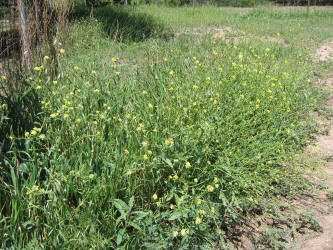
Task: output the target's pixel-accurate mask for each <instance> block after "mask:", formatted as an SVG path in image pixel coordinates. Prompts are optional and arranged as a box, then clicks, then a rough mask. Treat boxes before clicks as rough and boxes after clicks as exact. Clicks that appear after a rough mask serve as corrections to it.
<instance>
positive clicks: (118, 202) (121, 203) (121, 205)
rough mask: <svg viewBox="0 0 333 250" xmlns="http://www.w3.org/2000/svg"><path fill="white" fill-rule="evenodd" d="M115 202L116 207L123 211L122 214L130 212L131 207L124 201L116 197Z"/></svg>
mask: <svg viewBox="0 0 333 250" xmlns="http://www.w3.org/2000/svg"><path fill="white" fill-rule="evenodd" d="M113 204H114V205H115V207H116V208H117V209H118V211H119V212H120V213H121V215H122V216H126V215H127V214H128V212H129V210H130V209H129V207H128V205H127V204H126V203H125V202H124V201H122V200H119V199H115V200H113Z"/></svg>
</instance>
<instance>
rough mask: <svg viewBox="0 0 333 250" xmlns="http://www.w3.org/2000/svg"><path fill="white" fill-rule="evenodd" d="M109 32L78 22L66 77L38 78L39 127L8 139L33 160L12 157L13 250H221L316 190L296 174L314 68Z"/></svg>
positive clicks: (8, 212) (265, 49)
mask: <svg viewBox="0 0 333 250" xmlns="http://www.w3.org/2000/svg"><path fill="white" fill-rule="evenodd" d="M102 25H103V24H100V23H98V22H96V21H93V22H92V23H89V22H82V23H79V24H75V25H74V27H75V30H74V31H73V33H72V36H73V37H72V40H71V43H69V45H70V47H67V48H65V50H59V51H58V52H57V57H58V61H59V75H58V76H57V79H54V80H51V79H52V77H50V72H52V70H51V66H52V65H50V64H49V62H48V59H45V61H44V63H43V65H38V66H37V67H35V69H34V75H33V77H32V78H31V80H29V83H30V84H31V86H32V87H33V88H34V89H35V90H36V91H37V92H38V95H39V96H40V98H41V101H40V104H41V106H42V110H41V112H40V114H39V119H40V123H39V125H38V126H36V127H35V128H31V129H30V128H29V129H27V130H26V131H24V133H23V135H22V134H20V135H15V134H13V135H11V137H10V139H11V140H12V141H16V140H22V141H24V142H25V145H26V147H25V150H24V151H25V152H26V155H27V157H26V158H25V159H24V161H22V160H20V159H17V158H10V157H8V158H7V159H6V160H7V162H8V164H11V166H12V169H13V171H11V180H9V181H8V182H6V185H7V186H6V188H2V189H1V191H2V192H4V193H5V192H7V193H10V195H11V197H13V199H12V202H10V203H5V204H6V205H5V206H4V207H3V208H2V210H1V216H2V217H1V219H0V223H1V226H0V230H2V231H0V235H1V236H0V237H1V242H2V243H1V244H2V246H3V247H8V246H16V247H22V246H23V247H31V248H32V247H41V246H43V247H64V248H77V247H78V248H88V247H89V248H90V247H92V248H127V247H128V248H136V247H142V246H144V247H147V248H154V249H155V248H173V247H176V248H179V247H183V248H195V247H197V246H204V247H205V248H212V247H214V246H216V245H218V246H224V245H225V239H224V237H223V234H222V229H223V228H224V229H225V228H228V227H233V226H234V225H235V224H237V223H241V222H242V221H243V220H244V217H246V216H247V215H248V214H250V213H251V211H254V210H255V208H256V207H259V206H260V204H261V203H262V202H264V201H265V200H266V199H268V198H270V197H276V196H286V197H291V196H292V195H294V194H295V193H297V192H299V191H301V190H305V189H307V187H308V182H307V181H306V180H305V179H304V178H303V176H302V174H301V171H299V169H297V168H294V167H293V166H291V165H290V164H289V163H290V162H291V160H292V159H293V158H294V155H295V153H297V152H299V150H300V149H301V148H302V145H306V144H307V143H308V140H309V138H310V137H311V133H313V131H315V128H314V125H313V124H312V123H310V122H308V120H307V118H306V117H307V114H308V112H310V111H311V110H313V109H315V108H317V107H319V106H320V105H321V101H320V100H321V99H324V98H322V97H324V93H323V92H322V91H320V90H318V89H317V88H314V87H313V86H312V85H311V84H310V83H309V82H308V81H307V80H308V78H309V76H310V75H309V72H311V70H310V69H311V68H312V65H311V64H310V63H309V62H308V61H306V60H304V61H301V59H300V60H299V61H297V59H298V57H297V58H296V59H295V57H294V55H289V56H290V57H288V53H287V51H289V50H288V48H281V47H278V46H273V45H271V44H269V45H267V44H264V43H260V44H257V46H256V47H254V46H251V45H249V44H247V43H242V42H240V43H239V44H233V43H226V42H224V41H222V40H218V39H212V38H211V37H209V36H203V37H201V38H200V39H197V38H193V37H191V36H190V37H184V36H183V37H179V38H176V39H173V40H169V41H165V40H162V39H155V40H149V41H146V43H145V44H132V45H131V46H133V47H130V46H129V45H124V44H117V45H114V44H112V46H114V47H111V49H110V46H111V44H110V41H109V39H105V37H103V35H101V34H100V32H99V31H100V30H99V29H103V27H102ZM78 34H80V36H78ZM87 34H88V35H87ZM90 34H92V35H90ZM94 34H96V36H94ZM78 38H79V39H78ZM78 40H79V41H78ZM189 44H190V45H191V46H189ZM126 46H129V47H130V48H127V47H126ZM92 48H94V49H92ZM121 49H123V50H125V51H127V53H128V54H124V56H118V55H116V54H115V53H117V51H120V50H121ZM126 49H127V50H126ZM110 51H111V54H110V56H108V54H107V53H110ZM133 51H135V53H133ZM106 55H107V56H106ZM118 57H119V58H118ZM272 61H274V62H275V63H274V64H272ZM295 61H297V62H298V64H296V63H295ZM300 64H301V65H302V67H301V68H300V67H298V66H295V65H300ZM323 102H324V101H323ZM8 138H9V137H8ZM19 150H20V149H19V148H17V147H15V146H13V147H12V152H17V151H19ZM14 170H15V171H14ZM21 173H22V174H21ZM21 175H23V177H21ZM13 211H14V212H13ZM270 235H271V236H272V237H273V236H274V237H273V238H274V239H278V241H279V242H277V243H276V244H280V243H281V242H280V240H279V237H278V236H279V235H280V232H272V233H269V234H268V236H269V237H271V236H270ZM272 244H273V243H272ZM276 244H275V243H274V244H273V245H274V246H275V245H276ZM277 246H279V245H277Z"/></svg>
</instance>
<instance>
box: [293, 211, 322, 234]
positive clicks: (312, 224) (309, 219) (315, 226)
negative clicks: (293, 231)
mask: <svg viewBox="0 0 333 250" xmlns="http://www.w3.org/2000/svg"><path fill="white" fill-rule="evenodd" d="M299 221H300V223H301V225H300V226H299V227H298V229H297V231H298V232H304V230H305V229H306V228H308V229H310V230H313V231H315V232H322V231H323V228H322V226H320V224H319V222H318V220H317V219H316V218H315V217H314V216H313V214H312V213H311V212H305V213H303V214H301V215H300V217H299Z"/></svg>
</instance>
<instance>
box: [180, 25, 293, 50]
mask: <svg viewBox="0 0 333 250" xmlns="http://www.w3.org/2000/svg"><path fill="white" fill-rule="evenodd" d="M175 34H176V36H179V35H197V36H203V35H208V34H209V35H211V36H212V37H213V38H215V39H222V40H224V41H226V42H230V41H232V42H234V43H236V44H237V43H238V42H240V41H242V42H244V41H245V42H249V41H251V40H252V39H255V40H260V41H262V42H272V43H278V44H280V45H282V46H288V45H287V43H286V41H285V40H284V39H283V38H281V37H274V36H267V35H266V36H255V35H253V34H247V33H245V32H244V31H242V30H235V29H233V28H231V27H229V26H223V27H208V28H207V27H205V28H186V29H184V30H181V31H180V32H176V33H175Z"/></svg>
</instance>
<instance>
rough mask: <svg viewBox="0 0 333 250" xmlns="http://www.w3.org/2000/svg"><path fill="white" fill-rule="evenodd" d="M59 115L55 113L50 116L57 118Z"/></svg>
mask: <svg viewBox="0 0 333 250" xmlns="http://www.w3.org/2000/svg"><path fill="white" fill-rule="evenodd" d="M57 115H58V114H57V113H53V114H51V115H50V117H51V118H55V117H57Z"/></svg>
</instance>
